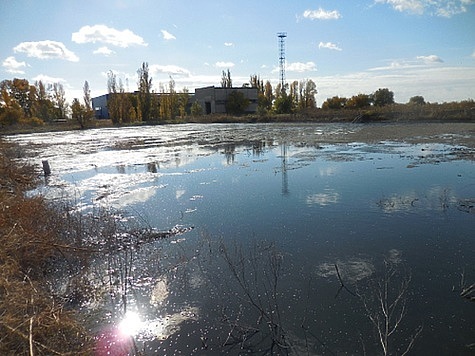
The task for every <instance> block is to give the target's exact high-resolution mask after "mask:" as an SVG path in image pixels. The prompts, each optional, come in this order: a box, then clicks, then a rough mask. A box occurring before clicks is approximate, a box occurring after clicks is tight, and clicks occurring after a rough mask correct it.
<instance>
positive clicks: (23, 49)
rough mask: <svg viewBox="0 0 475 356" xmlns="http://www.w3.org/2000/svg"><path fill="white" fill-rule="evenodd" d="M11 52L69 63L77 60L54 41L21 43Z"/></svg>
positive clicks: (63, 46) (64, 47)
mask: <svg viewBox="0 0 475 356" xmlns="http://www.w3.org/2000/svg"><path fill="white" fill-rule="evenodd" d="M13 51H15V52H16V53H18V52H20V53H26V55H27V56H28V57H35V58H40V59H64V60H67V61H71V62H78V61H79V58H78V56H76V55H75V54H74V53H73V52H71V51H70V50H69V49H67V48H66V46H65V45H64V44H63V43H62V42H56V41H50V40H46V41H38V42H22V43H20V44H19V45H18V46H16V47H15V48H13Z"/></svg>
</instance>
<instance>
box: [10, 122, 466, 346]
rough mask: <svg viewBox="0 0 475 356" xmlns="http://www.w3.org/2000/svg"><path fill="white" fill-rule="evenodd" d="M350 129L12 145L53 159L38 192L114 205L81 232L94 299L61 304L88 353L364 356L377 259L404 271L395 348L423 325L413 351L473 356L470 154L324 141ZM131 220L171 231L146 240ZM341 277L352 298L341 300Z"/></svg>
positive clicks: (271, 128) (184, 133) (165, 133)
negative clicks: (82, 331) (80, 322)
mask: <svg viewBox="0 0 475 356" xmlns="http://www.w3.org/2000/svg"><path fill="white" fill-rule="evenodd" d="M359 127H360V126H358V125H278V124H276V125H176V126H163V127H149V128H145V127H140V128H123V129H107V130H92V131H88V132H80V133H77V132H71V133H48V134H37V135H19V136H15V137H13V138H11V139H12V140H15V141H17V142H18V143H19V144H21V145H23V146H24V147H25V149H26V151H27V153H28V157H29V159H30V160H33V161H35V162H41V160H42V159H48V160H49V162H50V165H51V167H52V171H53V175H52V176H51V177H49V178H48V181H47V184H45V186H44V187H42V188H41V189H40V191H41V192H42V193H44V194H45V195H46V196H47V197H50V198H51V199H55V198H57V197H60V198H64V197H65V196H66V195H68V194H69V197H71V198H72V204H73V205H75V206H77V209H78V210H82V211H84V212H85V213H88V214H94V212H95V211H97V209H99V208H103V209H107V210H110V211H112V212H113V213H115V212H120V214H116V215H114V216H116V218H115V219H110V221H109V225H108V227H107V229H105V228H103V229H101V230H97V233H96V232H94V234H95V235H94V236H89V237H88V238H89V239H91V241H95V243H96V245H94V246H100V247H101V248H100V251H99V252H98V254H97V256H96V255H95V256H94V259H93V261H92V262H91V265H90V266H88V268H87V271H86V272H83V273H84V278H83V280H87V283H88V288H89V289H88V290H89V293H85V292H84V291H83V294H84V295H82V296H81V298H79V297H75V298H72V300H73V301H74V303H73V302H71V304H75V305H76V304H77V305H80V306H81V307H82V308H83V311H84V312H85V313H89V315H92V316H94V318H95V320H96V321H97V323H98V325H99V326H98V327H97V328H96V329H97V330H96V329H94V330H95V331H98V332H99V331H100V333H99V335H102V336H98V345H99V346H98V349H101V348H102V349H104V350H107V351H108V352H116V351H117V352H121V350H122V351H123V350H129V351H128V352H130V350H132V352H135V351H134V350H137V351H144V352H145V353H146V354H153V353H158V352H161V353H163V354H174V353H179V352H181V353H183V354H197V353H201V354H207V355H220V354H223V352H227V353H228V354H239V353H240V352H249V353H252V352H257V351H259V352H261V353H263V354H265V353H266V352H267V353H270V352H274V353H275V354H279V352H281V353H282V354H285V353H289V354H296V355H298V354H340V353H341V354H363V353H364V350H366V353H367V354H376V353H379V352H380V349H379V341H378V340H377V339H375V338H374V337H373V335H375V325H376V324H375V323H374V322H373V323H372V322H371V320H370V316H374V315H379V314H377V312H378V311H377V310H376V309H374V308H373V305H369V301H371V300H373V299H374V298H373V297H374V296H376V297H377V295H378V293H379V291H380V289H378V288H379V286H381V285H385V284H384V283H383V282H381V281H385V279H384V278H386V277H387V271H388V266H390V267H391V268H392V269H393V270H395V271H397V273H396V272H395V273H394V276H395V277H394V278H393V280H392V282H391V283H392V285H393V286H395V287H398V286H401V285H404V286H406V285H405V284H404V283H407V282H408V281H410V283H407V293H405V294H404V303H405V304H404V308H405V310H406V311H407V313H405V314H404V318H403V319H402V320H401V325H402V326H401V327H400V328H398V330H397V332H396V333H395V334H394V335H395V338H394V339H391V340H394V343H393V344H392V345H394V347H395V349H394V350H393V351H394V353H402V352H403V351H401V350H403V349H402V348H404V347H405V346H406V345H407V343H406V340H409V339H410V337H411V335H414V334H413V332H414V331H415V330H419V327H420V326H421V325H423V330H422V332H421V333H420V335H418V337H417V340H415V343H414V348H413V352H414V354H441V355H451V354H461V355H462V354H470V351H472V352H473V350H469V349H468V348H467V347H466V345H469V344H471V343H473V342H475V325H474V324H473V322H471V321H472V320H475V306H474V305H473V303H472V304H470V303H469V302H468V301H467V300H466V299H464V298H461V297H460V295H459V294H460V293H459V292H458V290H459V289H460V288H459V287H460V275H461V273H462V272H463V273H464V278H465V279H466V280H469V281H475V270H474V269H473V268H474V267H473V261H474V260H475V243H474V240H473V231H475V219H474V211H475V209H474V208H473V206H474V203H473V202H474V201H475V189H474V187H475V175H474V173H473V172H474V170H473V161H471V160H469V159H473V152H472V153H470V152H471V151H470V149H468V148H464V147H459V146H450V145H446V144H439V143H430V144H429V143H424V144H407V143H400V142H380V143H376V144H365V143H350V144H343V143H342V144H338V143H333V144H329V143H327V142H326V141H325V139H326V138H329V137H335V136H337V135H345V134H347V133H348V132H351V131H355V130H358V129H359ZM130 226H133V227H134V229H136V230H134V231H139V230H140V229H146V230H145V231H148V232H150V231H156V230H160V231H168V230H170V229H171V230H170V231H178V230H173V229H172V227H184V228H183V229H182V230H180V231H182V232H183V233H181V234H168V235H167V237H166V238H157V239H152V238H148V239H143V234H142V235H140V234H135V235H134V234H130V233H128V232H127V228H128V227H130ZM191 227H194V229H191ZM139 235H140V236H141V237H140V236H139ZM154 236H162V235H157V234H156V235H154ZM139 237H140V239H139ZM134 239H135V240H134ZM137 239H138V240H137ZM126 240H127V241H128V242H127V244H125V243H124V241H126ZM262 241H265V242H267V244H266V243H262ZM391 271H392V270H391ZM338 273H340V276H339V275H338ZM60 281H63V279H59V280H58V283H60ZM61 283H63V284H64V283H66V282H61ZM378 283H379V284H378ZM401 283H402V284H401ZM342 285H344V286H345V287H346V288H347V291H349V293H345V291H342V292H341V293H337V292H339V290H340V289H341V288H342ZM388 285H389V284H388ZM69 288H72V287H71V286H69ZM63 289H64V288H63ZM66 289H67V288H66ZM395 289H396V290H397V288H395ZM74 295H75V296H77V293H76V294H74ZM335 295H337V298H336V297H335ZM388 297H392V296H388ZM375 300H377V298H376V299H375ZM132 312H133V313H134V314H133V313H132ZM124 329H128V330H127V331H126V333H125V335H124V333H123V331H124ZM120 330H122V333H121V332H120ZM131 336H133V339H131ZM132 341H133V342H132ZM398 343H400V344H398ZM111 345H115V346H111ZM398 345H399V346H400V348H399V349H397V347H398ZM114 347H115V349H113V348H114ZM117 348H122V349H120V350H119V349H117ZM284 350H285V352H284ZM400 351H401V352H400Z"/></svg>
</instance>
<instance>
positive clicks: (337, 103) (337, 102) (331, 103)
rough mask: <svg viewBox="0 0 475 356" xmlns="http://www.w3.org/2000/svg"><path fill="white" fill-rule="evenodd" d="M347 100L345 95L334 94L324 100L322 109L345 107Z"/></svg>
mask: <svg viewBox="0 0 475 356" xmlns="http://www.w3.org/2000/svg"><path fill="white" fill-rule="evenodd" d="M347 101H348V100H347V99H346V98H344V97H339V96H334V97H333V98H328V99H327V100H325V101H324V102H323V104H322V109H343V108H344V107H345V105H346V102H347Z"/></svg>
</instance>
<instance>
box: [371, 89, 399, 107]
mask: <svg viewBox="0 0 475 356" xmlns="http://www.w3.org/2000/svg"><path fill="white" fill-rule="evenodd" d="M373 103H374V105H375V106H386V105H391V104H394V93H393V92H392V91H390V90H389V89H388V88H384V89H378V90H376V91H375V92H374V93H373Z"/></svg>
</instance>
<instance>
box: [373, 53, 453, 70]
mask: <svg viewBox="0 0 475 356" xmlns="http://www.w3.org/2000/svg"><path fill="white" fill-rule="evenodd" d="M443 62H444V61H443V60H442V58H440V57H439V56H436V55H435V54H431V55H429V56H417V57H416V59H397V60H393V61H391V62H390V63H389V64H388V65H387V66H382V67H374V68H370V69H369V71H387V70H401V69H408V68H420V67H423V66H430V65H434V64H438V63H443Z"/></svg>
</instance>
